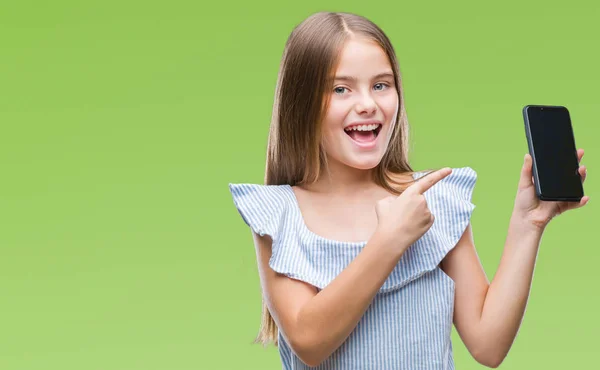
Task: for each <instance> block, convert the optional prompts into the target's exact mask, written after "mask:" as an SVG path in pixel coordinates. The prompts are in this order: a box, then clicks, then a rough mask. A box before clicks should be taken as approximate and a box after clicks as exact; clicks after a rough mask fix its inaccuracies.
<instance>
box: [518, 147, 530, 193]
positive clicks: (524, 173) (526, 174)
mask: <svg viewBox="0 0 600 370" xmlns="http://www.w3.org/2000/svg"><path fill="white" fill-rule="evenodd" d="M532 163H533V160H532V158H531V155H529V153H527V154H525V158H524V159H523V167H521V177H520V179H519V189H525V188H527V187H530V186H533V179H532V176H533V170H532Z"/></svg>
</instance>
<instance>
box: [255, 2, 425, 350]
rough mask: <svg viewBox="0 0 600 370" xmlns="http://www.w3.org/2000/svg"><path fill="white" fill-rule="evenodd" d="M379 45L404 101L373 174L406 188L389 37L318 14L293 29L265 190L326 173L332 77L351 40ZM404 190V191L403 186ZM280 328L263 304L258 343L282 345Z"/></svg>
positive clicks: (403, 135)
mask: <svg viewBox="0 0 600 370" xmlns="http://www.w3.org/2000/svg"><path fill="white" fill-rule="evenodd" d="M354 36H361V37H364V38H367V39H370V40H372V41H374V42H376V43H377V44H378V45H379V46H380V47H381V48H382V49H383V50H384V51H385V53H386V54H387V56H388V58H389V61H390V64H391V67H392V70H393V73H394V79H395V87H396V90H397V92H398V96H399V108H398V113H397V116H396V126H395V128H394V132H393V133H392V137H391V139H390V143H389V147H388V149H387V151H386V153H385V154H384V156H383V158H382V160H381V162H380V164H379V165H378V166H377V167H376V168H374V171H373V176H374V181H375V182H376V183H377V184H378V185H380V186H382V187H383V188H385V189H387V190H388V191H389V192H391V193H393V194H397V195H398V194H400V193H401V192H402V191H403V189H405V187H403V186H401V184H409V183H410V182H412V181H409V182H407V183H401V182H399V178H398V176H397V175H400V174H412V173H414V171H413V169H412V168H411V166H410V164H409V162H408V150H409V141H408V120H407V117H406V109H405V104H404V94H403V89H402V79H401V76H400V71H399V67H398V61H397V59H396V54H395V51H394V48H393V47H392V44H391V42H390V40H389V39H388V37H387V36H386V35H385V34H384V32H383V31H382V30H381V29H380V28H379V27H378V26H377V25H375V24H374V23H373V22H371V21H369V20H368V19H366V18H364V17H361V16H358V15H355V14H350V13H332V12H319V13H315V14H313V15H311V16H310V17H308V18H306V19H305V20H304V21H303V22H302V23H300V24H299V25H298V26H296V27H295V28H294V30H293V31H292V33H291V35H290V36H289V38H288V40H287V43H286V45H285V48H284V52H283V58H282V60H281V65H280V69H279V75H278V81H277V86H276V90H275V101H274V105H273V115H272V118H271V127H270V131H269V139H268V149H267V163H266V173H265V184H267V185H282V184H289V185H292V186H294V185H301V184H310V183H313V182H315V181H316V180H317V179H318V178H319V176H320V175H321V174H322V173H323V172H324V171H325V170H326V160H325V158H326V156H325V153H324V151H323V148H322V146H321V120H322V118H323V116H324V114H325V112H326V111H327V107H328V100H329V99H327V97H328V96H329V91H330V90H331V88H332V83H333V82H332V72H333V71H334V70H335V67H336V65H337V63H338V60H339V54H340V52H341V49H342V47H343V45H344V43H345V42H346V40H348V39H349V38H351V37H354ZM398 185H400V186H398ZM277 335H278V328H277V325H276V323H275V321H274V320H273V317H272V316H271V314H270V312H269V309H268V307H267V305H266V303H265V301H264V298H263V304H262V322H261V327H260V331H259V334H258V336H257V338H256V340H255V342H256V343H262V344H263V345H266V344H268V343H270V342H272V343H273V344H275V345H278V338H277Z"/></svg>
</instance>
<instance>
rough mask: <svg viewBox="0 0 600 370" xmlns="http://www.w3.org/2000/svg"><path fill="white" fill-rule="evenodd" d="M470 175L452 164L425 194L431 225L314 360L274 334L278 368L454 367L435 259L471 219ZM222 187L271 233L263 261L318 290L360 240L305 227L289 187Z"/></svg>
mask: <svg viewBox="0 0 600 370" xmlns="http://www.w3.org/2000/svg"><path fill="white" fill-rule="evenodd" d="M421 176H422V174H420V173H417V174H415V178H419V177H421ZM476 179H477V174H476V172H475V171H474V170H473V169H471V168H470V167H461V168H453V171H452V174H450V175H449V176H447V177H446V178H444V179H443V180H441V181H440V182H438V183H437V184H436V185H434V186H433V187H432V188H431V189H429V190H428V191H427V192H425V198H426V200H427V204H428V206H429V208H430V210H431V212H432V213H433V214H434V216H435V221H434V224H433V225H432V227H431V228H430V229H429V230H428V231H427V232H426V233H425V234H424V235H423V236H422V237H421V238H420V239H419V240H417V241H416V242H415V243H414V244H413V245H412V246H411V247H410V248H409V249H408V250H407V251H406V252H405V254H404V255H403V256H402V258H401V259H400V261H399V263H398V265H397V266H396V267H395V269H394V270H393V271H392V273H391V274H390V275H389V277H388V279H387V280H386V281H385V283H384V284H383V286H382V287H381V288H380V289H379V292H378V293H377V295H376V296H375V298H374V300H373V302H372V304H371V306H370V307H369V309H368V310H367V311H366V313H365V315H364V316H363V317H362V319H361V320H360V322H359V323H358V325H357V327H356V328H355V330H354V331H353V332H352V333H351V335H350V336H349V337H348V339H347V340H346V341H345V342H344V344H343V345H342V346H341V347H339V348H338V349H337V350H336V351H335V352H334V353H333V354H332V355H331V356H330V357H329V358H328V359H327V360H326V361H324V362H323V363H322V364H321V365H320V366H318V367H313V368H311V367H309V366H307V365H306V364H304V363H303V362H302V361H301V360H300V359H299V358H298V357H297V356H295V354H294V352H293V351H292V349H291V348H290V347H289V345H288V343H287V342H286V341H285V339H284V338H283V337H282V336H281V334H280V335H279V341H280V345H279V353H280V356H281V361H282V364H283V369H284V370H292V369H294V370H297V369H340V370H341V369H344V370H346V369H348V370H354V369H356V370H359V369H360V370H365V369H385V370H394V369H409V370H418V369H427V370H434V369H435V370H437V369H440V370H442V369H444V370H451V369H454V361H453V354H452V343H451V330H452V317H453V311H454V282H453V281H452V279H450V277H448V276H447V275H446V274H445V273H444V272H443V271H442V270H441V269H440V268H439V264H440V262H441V261H442V259H443V258H444V256H445V255H446V254H447V253H448V252H449V251H450V250H451V249H452V248H453V247H454V246H455V245H456V243H457V242H458V240H459V239H460V237H461V235H462V234H463V232H464V230H465V229H466V227H467V225H468V223H469V221H470V217H471V214H472V212H473V210H474V208H475V206H474V204H472V203H471V196H472V192H473V189H474V186H475V182H476ZM229 189H230V191H231V194H232V196H233V200H234V204H235V206H236V208H237V209H238V211H239V213H240V215H241V216H242V218H243V220H244V222H245V223H246V224H247V225H248V226H249V227H250V228H251V229H252V230H253V231H254V232H256V233H257V234H259V235H269V236H271V238H272V239H273V245H272V256H271V260H270V261H269V265H270V267H271V268H272V269H273V270H274V271H277V272H279V273H281V274H285V275H287V276H289V277H291V278H294V279H297V280H302V281H304V282H307V283H309V284H311V285H313V286H315V287H317V288H318V289H319V290H321V289H323V288H324V287H326V286H327V285H328V284H329V282H331V281H332V280H333V279H335V277H336V276H337V275H338V274H339V273H340V272H341V271H342V270H343V269H344V268H345V267H346V266H347V265H348V264H349V263H350V262H351V261H352V260H353V259H354V258H355V257H356V256H357V255H358V254H359V253H360V251H361V249H362V248H363V247H364V245H365V244H366V241H364V242H341V241H336V240H331V239H327V238H324V237H322V236H320V235H317V234H315V233H313V232H311V231H310V230H309V229H308V228H307V226H306V224H305V223H304V220H303V218H302V214H301V212H300V208H299V206H298V202H297V199H296V197H295V194H294V191H293V189H292V187H291V186H289V185H258V184H229Z"/></svg>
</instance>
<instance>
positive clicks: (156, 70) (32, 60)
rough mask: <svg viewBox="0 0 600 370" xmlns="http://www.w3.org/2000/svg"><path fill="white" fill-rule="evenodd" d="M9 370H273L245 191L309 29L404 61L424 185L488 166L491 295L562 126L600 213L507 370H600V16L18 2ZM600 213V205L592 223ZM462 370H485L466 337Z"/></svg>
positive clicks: (0, 156)
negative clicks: (511, 234) (333, 22)
mask: <svg viewBox="0 0 600 370" xmlns="http://www.w3.org/2000/svg"><path fill="white" fill-rule="evenodd" d="M0 9H1V10H0V31H1V32H0V45H1V47H0V122H1V128H2V131H1V135H0V169H1V171H2V178H1V181H0V215H1V216H0V225H1V226H0V248H1V249H0V252H1V254H0V292H1V296H0V368H1V369H3V370H25V369H27V370H34V369H35V370H42V369H43V370H50V369H60V370H75V369H76V370H83V369H86V370H88V369H89V370H107V369H110V370H134V369H136V370H137V369H139V370H142V369H143V370H151V369H160V370H165V369H169V370H187V369H277V368H280V367H281V366H280V362H279V356H278V354H277V351H276V349H274V348H272V347H271V348H268V349H263V348H262V347H260V346H258V345H252V344H251V341H252V340H253V339H254V336H255V334H256V332H257V330H258V325H259V319H260V309H261V306H260V286H259V280H258V274H257V270H256V260H255V258H256V257H255V254H254V247H253V245H252V239H251V235H250V232H249V230H248V228H247V227H246V226H245V224H244V223H243V221H242V219H241V218H240V216H239V214H238V213H237V211H236V210H235V208H234V206H233V202H232V200H231V196H230V193H229V191H228V187H227V184H228V183H229V182H250V183H261V182H262V179H263V171H264V159H265V148H266V141H267V131H268V128H269V119H270V115H271V108H272V102H273V91H274V88H275V81H276V77H277V70H278V67H279V61H280V57H281V52H282V50H283V46H284V43H285V40H286V38H287V36H288V34H289V33H290V31H291V30H292V28H293V27H294V26H295V25H296V24H298V23H299V22H300V21H302V20H303V19H304V18H305V17H307V16H308V15H310V14H311V13H313V12H316V11H320V10H336V11H348V12H355V13H358V14H361V15H365V16H367V17H369V18H370V19H372V20H373V21H375V22H376V23H377V24H378V25H380V26H381V27H382V28H383V29H384V30H385V32H386V33H388V35H389V37H390V38H391V39H392V41H393V43H394V45H395V48H396V49H397V53H398V57H399V60H400V63H401V65H400V67H401V71H402V73H403V77H404V88H405V95H406V103H407V112H408V117H409V122H410V124H411V134H412V136H411V142H412V144H411V145H412V146H411V163H412V165H413V166H414V167H415V168H416V169H425V168H430V167H441V166H452V167H462V166H470V167H472V168H474V169H475V170H476V171H477V173H478V175H479V178H478V182H477V185H476V188H475V193H474V196H473V202H474V203H475V204H476V205H477V208H476V210H475V213H474V215H473V228H474V235H475V242H476V245H477V248H478V252H479V255H480V258H481V260H482V263H483V265H484V267H485V270H486V272H487V273H488V276H489V278H490V279H491V278H492V277H493V275H494V273H495V271H496V268H497V266H498V263H499V261H500V256H501V253H502V248H503V243H504V238H505V236H506V230H507V225H508V219H509V217H510V212H511V209H512V204H513V200H514V195H515V191H516V185H517V182H518V178H519V171H520V169H521V165H522V160H523V155H524V153H525V152H526V151H527V145H526V140H525V135H524V129H523V120H522V116H521V109H522V108H523V106H524V105H527V104H556V105H565V106H567V107H568V108H569V109H570V112H571V117H572V120H573V125H574V130H575V135H576V141H577V145H578V147H579V148H584V149H585V150H586V156H585V157H584V160H583V163H584V164H586V165H587V166H588V167H589V168H590V169H591V171H592V172H591V175H590V176H589V178H588V180H587V182H586V193H587V194H588V195H591V199H592V200H591V201H590V204H589V205H588V206H586V207H584V208H583V209H580V210H576V211H571V212H570V213H568V214H565V215H562V216H560V217H559V218H557V219H555V220H554V221H553V222H552V223H551V225H550V226H549V228H548V229H547V230H546V232H545V234H544V237H543V240H542V246H541V250H540V254H539V258H538V263H537V267H536V272H535V276H534V282H533V290H532V293H531V297H530V302H529V305H528V310H527V313H526V316H525V320H524V322H523V326H522V328H521V330H520V332H519V335H518V337H517V339H516V341H515V344H514V346H513V348H512V350H511V352H510V353H509V356H508V357H507V359H506V360H505V362H504V363H503V365H502V367H501V368H503V369H564V368H593V367H595V366H597V354H598V344H599V343H598V339H597V338H598V337H597V333H598V331H599V330H600V318H599V316H598V314H597V313H598V308H599V307H598V302H599V301H598V297H597V293H598V288H597V286H598V285H597V282H598V275H597V257H598V256H599V253H600V252H598V250H596V246H597V245H598V239H597V237H596V238H594V234H595V230H594V229H593V228H594V227H597V220H595V219H594V216H595V215H596V213H595V209H594V200H593V199H594V195H593V194H594V193H595V192H596V191H597V189H598V182H597V180H596V178H597V177H596V176H594V174H593V168H594V164H595V163H596V162H597V158H598V156H597V153H598V149H599V146H598V140H597V139H598V136H597V135H598V132H599V129H598V122H597V120H598V118H597V117H598V114H597V110H598V93H597V91H598V90H597V86H598V85H599V84H600V72H598V64H599V58H598V55H599V54H598V51H597V41H598V35H599V34H600V26H599V25H598V21H597V20H598V16H600V5H598V4H597V3H595V2H592V1H568V2H565V1H547V0H546V1H528V2H520V1H514V0H512V1H503V2H500V3H490V2H482V1H452V2H444V1H439V2H433V3H432V2H425V1H423V2H422V1H396V2H387V3H386V4H383V3H380V2H376V3H371V4H368V2H365V1H327V2H324V1H320V0H311V1H303V2H288V1H279V2H275V1H264V2H241V1H240V2H237V3H234V2H226V1H222V2H212V3H210V4H206V3H203V2H197V1H171V2H153V1H115V0H112V1H102V2H98V1H96V2H91V1H86V2H83V1H81V2H75V1H55V2H41V1H38V2H30V1H20V2H7V1H5V2H3V3H2V6H1V8H0ZM596 202H597V201H596ZM453 338H454V345H455V361H456V366H457V369H463V370H466V369H479V368H483V367H482V366H480V365H478V364H477V363H476V362H475V361H474V360H473V359H472V358H471V357H470V355H469V354H468V352H467V350H466V348H465V347H464V345H463V344H462V343H461V342H460V339H459V338H458V336H457V334H456V333H454V334H453Z"/></svg>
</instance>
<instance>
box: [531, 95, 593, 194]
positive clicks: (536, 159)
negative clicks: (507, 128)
mask: <svg viewBox="0 0 600 370" xmlns="http://www.w3.org/2000/svg"><path fill="white" fill-rule="evenodd" d="M523 119H524V121H525V134H526V136H527V144H528V146H529V154H530V155H531V157H532V159H533V181H534V183H535V190H536V193H537V197H538V198H539V199H540V200H547V201H572V202H578V201H580V200H581V198H582V197H583V195H584V194H583V183H582V179H581V176H580V175H579V159H578V157H577V147H576V146H575V135H574V134H573V127H572V124H571V117H570V114H569V110H568V109H567V108H565V107H563V106H552V105H527V106H525V107H524V108H523Z"/></svg>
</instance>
